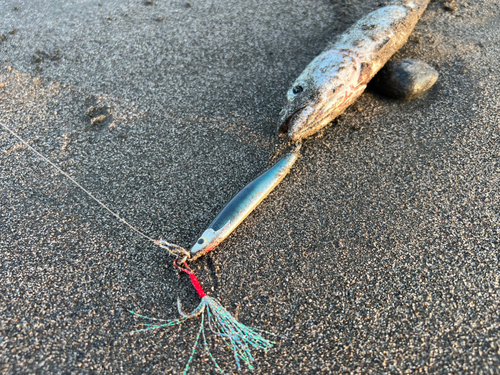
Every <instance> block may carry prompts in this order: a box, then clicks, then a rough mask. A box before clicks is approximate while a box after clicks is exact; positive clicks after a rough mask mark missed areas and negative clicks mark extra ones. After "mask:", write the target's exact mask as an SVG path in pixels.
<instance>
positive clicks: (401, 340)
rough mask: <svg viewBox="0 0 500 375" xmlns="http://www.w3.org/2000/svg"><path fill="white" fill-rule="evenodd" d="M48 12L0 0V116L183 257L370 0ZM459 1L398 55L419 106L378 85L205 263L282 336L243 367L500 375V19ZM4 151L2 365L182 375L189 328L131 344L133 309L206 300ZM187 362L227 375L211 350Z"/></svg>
mask: <svg viewBox="0 0 500 375" xmlns="http://www.w3.org/2000/svg"><path fill="white" fill-rule="evenodd" d="M53 3H54V2H52V1H45V2H36V5H35V4H34V3H33V4H32V3H31V2H22V1H21V2H12V1H7V2H1V3H0V14H1V15H2V17H1V21H0V36H1V35H2V34H3V35H5V38H0V59H1V60H0V114H1V121H2V122H3V123H5V124H7V125H8V126H10V127H11V128H13V129H15V130H16V131H17V132H18V133H19V134H20V135H21V136H22V137H24V138H25V139H26V140H29V142H30V144H31V145H32V146H33V147H36V148H37V149H38V150H39V151H41V152H43V153H44V154H46V155H48V156H49V157H50V158H51V159H52V160H53V161H55V162H56V163H57V165H59V166H60V167H61V168H63V169H64V170H66V171H67V172H68V173H70V174H71V175H72V176H74V177H75V178H76V179H77V180H78V182H80V183H81V184H82V185H84V186H85V187H87V188H88V189H89V190H90V191H92V192H93V193H94V194H95V195H96V196H98V197H99V198H100V199H102V200H103V201H104V202H105V203H106V204H108V205H109V206H110V207H111V208H112V209H113V210H115V211H117V212H118V213H119V214H120V215H122V216H123V217H124V218H126V219H127V220H128V221H129V222H131V223H132V224H133V225H135V226H137V227H139V228H140V229H141V230H143V231H144V232H146V233H147V234H148V235H150V236H152V237H154V238H160V237H161V238H165V239H167V240H169V241H172V242H175V243H178V244H181V245H184V246H188V245H190V243H191V242H192V241H193V240H194V239H195V238H196V237H197V236H198V234H199V233H200V232H202V231H203V230H204V229H205V227H206V226H207V225H208V224H209V223H210V221H211V220H212V219H213V218H214V216H215V215H216V214H217V212H218V211H219V210H220V209H221V208H222V207H223V206H224V204H225V203H227V202H228V201H229V199H230V198H231V197H232V196H233V195H234V194H236V193H237V192H238V191H239V190H240V189H241V188H242V187H243V186H244V185H245V184H246V183H248V182H249V181H251V180H252V179H253V178H254V177H256V176H257V175H258V174H259V173H260V172H261V171H262V170H263V169H264V168H266V166H268V164H269V161H270V160H271V158H272V157H273V155H274V154H275V152H276V150H277V149H279V148H280V147H281V146H282V141H280V140H277V138H276V132H275V129H276V126H277V120H278V117H279V116H278V113H279V111H280V108H281V104H282V100H283V98H284V94H285V91H286V89H287V88H288V86H289V85H290V83H291V82H292V81H293V79H294V78H295V77H296V76H297V75H298V74H299V73H300V72H301V71H302V69H303V68H304V67H305V66H306V65H307V64H308V63H309V61H310V60H311V59H312V58H314V56H316V55H317V54H318V53H319V52H320V51H321V50H322V49H323V47H324V46H325V45H326V44H327V42H328V41H329V40H331V39H332V38H333V36H334V35H336V34H338V33H340V32H342V31H343V30H344V29H345V28H346V27H348V26H349V25H350V24H351V23H353V22H354V21H356V20H357V19H358V18H359V17H361V16H362V15H363V14H365V13H366V12H368V11H370V10H373V9H375V8H376V7H377V6H378V4H379V1H361V0H353V1H327V0H314V1H307V0H300V1H296V2H293V4H292V3H291V2H289V1H286V0H275V1H245V2H234V1H226V0H219V1H213V0H199V1H189V4H190V6H188V5H187V3H186V2H184V1H165V2H163V1H159V0H158V1H156V0H155V1H154V2H153V5H151V6H147V5H145V4H144V2H142V1H139V0H135V1H128V2H125V3H124V2H121V1H114V2H112V1H102V5H99V2H98V1H90V0H89V1H80V2H76V1H75V2H68V3H67V4H65V5H63V6H54V5H53ZM454 4H455V5H453V6H452V7H450V6H448V8H449V10H445V9H444V8H445V4H444V1H441V0H440V1H433V2H432V3H431V5H430V7H429V9H428V11H427V12H426V13H425V15H424V17H423V19H422V20H421V22H420V23H419V24H418V25H417V27H416V29H415V32H414V34H413V36H412V37H410V40H409V42H408V43H407V45H406V46H405V47H404V48H403V50H401V51H400V52H399V53H398V56H399V57H411V58H417V59H422V60H424V61H426V62H428V63H430V64H431V65H432V66H434V67H435V68H436V69H437V70H438V71H439V74H440V78H439V80H438V82H437V83H436V85H435V86H434V87H433V88H432V89H431V90H430V91H429V92H428V93H427V94H426V95H424V96H423V97H422V98H419V99H417V100H414V101H411V102H400V101H395V100H390V99H386V98H383V97H381V96H378V95H376V94H374V93H372V92H366V93H365V94H364V95H363V96H362V97H361V98H360V99H359V100H358V102H357V103H356V104H355V105H354V106H353V107H352V108H350V109H349V110H348V111H347V112H346V113H345V114H344V115H343V116H341V118H340V119H339V120H338V121H336V122H335V123H334V124H332V126H330V127H328V128H327V129H326V130H324V131H323V132H322V133H321V134H320V136H318V137H317V138H314V139H311V140H308V141H307V142H306V143H305V145H304V147H303V151H302V157H301V159H299V161H298V162H297V163H296V165H295V167H294V169H293V170H292V173H291V174H290V175H289V176H288V177H287V178H286V179H285V180H284V181H283V183H282V184H281V185H280V186H279V187H278V188H277V189H276V190H275V191H274V192H273V193H272V194H271V195H270V196H269V197H268V198H267V199H266V200H265V201H264V202H263V203H262V204H261V206H260V207H258V209H257V210H256V211H255V212H254V213H253V214H252V215H251V216H249V218H248V219H247V220H246V221H245V222H244V223H243V224H242V225H241V226H240V227H239V228H238V229H237V230H236V231H235V232H234V234H233V235H231V237H230V238H229V239H228V240H227V241H226V242H224V243H223V244H222V245H221V246H220V247H219V248H218V249H216V250H215V251H214V252H213V253H211V254H208V255H206V256H205V257H204V258H202V259H200V260H199V261H197V262H196V263H194V264H193V268H194V269H195V271H196V272H197V273H198V274H199V277H200V280H201V282H202V284H203V286H204V287H205V289H206V291H207V292H208V293H210V294H211V295H213V296H214V297H217V298H218V299H219V300H220V301H221V303H222V304H223V305H224V306H226V307H227V308H228V310H230V311H231V312H233V313H234V314H235V315H237V317H238V318H239V319H240V320H241V321H242V322H243V323H245V324H247V325H252V326H255V327H260V328H263V329H266V330H270V331H273V332H276V333H278V334H279V335H280V337H279V340H278V341H279V343H278V344H277V346H276V348H275V349H273V350H271V351H270V352H269V353H268V354H264V353H259V352H256V353H255V355H256V358H257V361H256V370H254V372H253V373H261V374H270V373H276V374H285V373H307V374H316V373H339V372H346V373H354V372H361V373H369V372H374V373H403V372H405V373H406V372H408V373H413V372H419V371H423V372H428V373H498V368H499V366H500V360H499V358H500V340H499V337H500V316H499V310H500V266H499V247H500V244H499V240H498V237H499V234H500V209H499V205H500V181H499V177H500V115H499V113H498V109H499V108H500V64H499V61H500V47H499V46H500V5H498V3H497V2H496V1H494V0H484V1H477V2H476V1H475V2H472V1H468V5H466V2H465V1H456V2H454ZM14 6H15V7H17V10H14ZM452 8H453V9H455V12H453V11H452V10H453V9H452ZM15 29H16V30H17V31H14V30H15ZM10 32H12V33H10ZM3 39H5V40H4V41H2V40H3ZM0 159H1V162H0V180H1V181H0V186H1V188H0V202H1V210H0V251H1V266H2V268H1V278H2V282H1V284H0V368H1V370H2V373H8V374H12V373H19V372H21V371H22V370H24V371H25V372H26V373H35V372H37V373H48V372H49V371H50V372H53V373H94V372H96V373H115V374H116V373H179V372H181V371H182V369H183V368H184V365H185V363H186V361H187V359H188V357H189V352H190V351H191V345H192V342H193V340H194V338H195V335H196V330H197V327H198V324H197V323H198V322H192V323H191V324H188V325H184V326H183V327H182V329H179V328H173V329H169V330H164V331H158V332H154V333H141V334H136V335H129V334H127V332H128V331H130V330H131V329H134V327H136V326H137V325H136V323H137V322H138V321H137V320H136V319H134V318H133V317H132V316H130V314H128V313H127V309H135V310H136V311H138V312H140V313H142V314H145V315H149V316H154V317H162V318H167V319H171V318H175V317H177V312H176V305H175V304H176V299H177V295H180V296H181V297H182V300H183V302H184V304H185V306H186V309H188V308H194V307H195V306H196V304H197V303H198V297H197V296H196V294H195V292H194V290H193V289H192V288H191V286H190V285H189V280H188V279H187V278H186V277H181V278H179V277H178V275H177V272H176V271H175V270H174V269H173V267H172V266H171V263H172V260H173V259H172V257H171V256H169V255H168V254H167V253H165V252H164V251H163V250H162V249H160V248H159V247H155V246H154V245H152V244H151V243H148V242H147V241H146V240H144V239H142V238H140V237H139V236H138V235H136V234H134V233H133V232H132V231H131V230H130V229H128V228H127V227H125V226H123V225H121V224H120V223H119V222H118V221H117V220H116V219H115V218H114V217H112V216H111V215H110V214H108V213H106V211H104V210H102V208H101V207H100V206H99V205H97V204H96V203H95V202H93V201H92V200H90V199H89V198H88V197H87V196H86V195H85V194H84V193H82V192H81V191H80V190H79V189H78V188H76V187H75V186H74V185H72V184H71V183H70V182H69V181H67V179H66V178H64V177H62V176H60V175H58V174H57V173H56V172H55V171H54V170H53V169H52V168H50V167H49V166H48V165H47V164H46V163H45V162H43V161H40V160H39V159H37V158H36V157H35V156H34V155H33V154H32V153H31V152H30V151H29V150H27V149H26V148H25V147H23V146H22V145H20V144H19V142H18V141H16V140H15V139H14V138H12V137H11V136H9V135H8V134H7V133H6V132H5V131H0ZM212 347H213V348H214V346H213V345H212ZM213 353H214V355H216V357H217V359H218V361H219V363H220V365H221V366H222V367H223V368H224V369H226V370H227V372H228V373H232V372H235V365H234V358H232V355H231V353H230V352H229V351H228V350H226V349H225V348H224V347H223V346H222V345H220V344H219V345H218V346H217V347H216V348H214V349H213ZM192 368H193V370H192V372H191V373H193V374H194V373H210V372H214V373H215V370H214V367H213V365H212V363H211V362H210V360H209V359H208V357H207V356H206V355H205V354H204V353H203V348H202V347H200V348H199V350H198V354H197V356H196V358H195V361H194V363H193V364H192ZM247 372H248V371H243V373H247Z"/></svg>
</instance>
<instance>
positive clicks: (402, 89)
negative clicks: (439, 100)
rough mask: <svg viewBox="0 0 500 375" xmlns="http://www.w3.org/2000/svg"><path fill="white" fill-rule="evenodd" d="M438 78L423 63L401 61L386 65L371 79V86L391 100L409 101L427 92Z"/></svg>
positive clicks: (430, 68) (409, 60) (435, 73)
mask: <svg viewBox="0 0 500 375" xmlns="http://www.w3.org/2000/svg"><path fill="white" fill-rule="evenodd" d="M438 76H439V74H438V72H437V71H436V70H435V69H434V68H433V67H432V66H430V65H429V64H426V63H425V62H423V61H419V60H414V59H403V60H399V61H394V62H389V63H387V64H386V65H385V66H384V67H383V68H382V69H381V70H380V72H378V73H377V75H376V76H375V77H374V78H373V80H372V82H371V86H372V87H373V88H374V89H375V90H376V91H378V92H380V93H381V94H383V95H386V96H389V97H391V98H394V99H402V100H411V99H415V98H418V97H419V96H421V95H423V94H424V93H425V92H426V91H427V90H429V89H430V88H431V87H432V86H433V85H434V83H436V80H437V79H438Z"/></svg>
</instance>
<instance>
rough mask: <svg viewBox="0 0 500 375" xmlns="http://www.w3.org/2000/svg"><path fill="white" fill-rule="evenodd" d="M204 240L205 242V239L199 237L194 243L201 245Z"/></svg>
mask: <svg viewBox="0 0 500 375" xmlns="http://www.w3.org/2000/svg"><path fill="white" fill-rule="evenodd" d="M205 242H206V241H205V239H204V238H203V237H202V238H200V239H199V240H198V241H197V242H196V243H197V244H198V245H203V244H204V243H205Z"/></svg>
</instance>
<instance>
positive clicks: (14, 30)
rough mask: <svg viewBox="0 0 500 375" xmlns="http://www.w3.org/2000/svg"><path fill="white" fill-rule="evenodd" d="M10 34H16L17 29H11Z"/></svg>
mask: <svg viewBox="0 0 500 375" xmlns="http://www.w3.org/2000/svg"><path fill="white" fill-rule="evenodd" d="M9 34H10V35H16V34H17V29H12V30H10V31H9Z"/></svg>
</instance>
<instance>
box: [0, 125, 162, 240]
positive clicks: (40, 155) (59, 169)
mask: <svg viewBox="0 0 500 375" xmlns="http://www.w3.org/2000/svg"><path fill="white" fill-rule="evenodd" d="M0 125H2V127H3V128H4V129H5V130H7V131H8V132H9V133H10V134H11V135H13V136H14V137H16V138H17V139H18V140H19V141H20V142H21V143H22V144H23V145H25V146H26V147H28V148H29V149H30V150H31V151H33V152H34V153H35V154H36V155H38V156H39V157H40V158H42V159H43V160H45V161H46V162H47V163H49V164H50V165H51V166H52V167H54V168H55V169H56V170H57V171H58V172H59V173H61V174H62V175H64V176H66V177H67V178H68V179H69V180H70V181H71V182H73V183H74V184H75V185H76V186H78V187H79V188H80V189H82V190H83V191H84V192H85V193H86V194H87V195H88V196H89V197H90V198H92V199H93V200H95V201H96V202H97V203H99V204H100V205H101V206H102V207H103V208H104V209H105V210H107V211H108V212H109V213H110V214H112V215H113V216H114V217H116V218H117V219H118V220H120V221H121V222H122V223H123V224H125V225H127V226H128V227H129V228H130V229H132V230H133V231H135V232H136V233H138V234H140V235H141V236H142V237H144V238H146V239H148V240H149V241H152V242H155V240H154V239H152V238H151V237H149V236H148V235H146V234H144V233H142V232H141V231H140V230H139V229H137V228H136V227H134V226H133V225H132V224H130V223H128V222H127V221H126V220H125V219H123V218H122V217H120V216H119V215H118V214H117V213H115V212H113V211H112V210H111V209H109V208H108V207H107V206H106V205H105V204H104V203H102V202H101V201H100V200H99V199H97V198H96V197H94V196H93V195H92V193H91V192H90V191H88V190H87V189H85V188H84V187H83V186H82V185H80V184H79V183H78V182H76V181H75V180H74V179H73V178H72V177H71V176H70V175H69V174H67V173H66V172H64V171H63V170H62V169H61V168H59V167H58V166H57V165H55V164H54V163H53V162H51V161H50V159H49V158H47V157H46V156H44V155H42V154H41V153H40V152H38V151H37V150H35V149H34V148H33V147H31V146H30V145H29V144H28V143H27V142H26V141H25V140H24V139H22V138H21V137H20V136H19V135H17V134H16V133H15V132H14V131H13V130H12V129H10V128H8V127H7V126H6V125H4V124H3V123H2V122H0Z"/></svg>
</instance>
